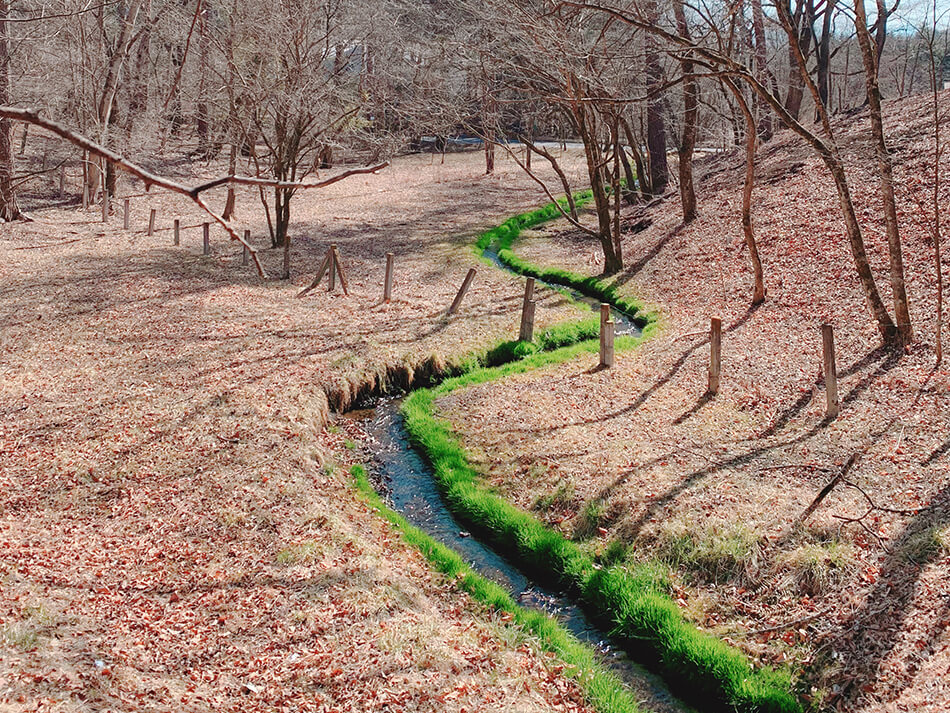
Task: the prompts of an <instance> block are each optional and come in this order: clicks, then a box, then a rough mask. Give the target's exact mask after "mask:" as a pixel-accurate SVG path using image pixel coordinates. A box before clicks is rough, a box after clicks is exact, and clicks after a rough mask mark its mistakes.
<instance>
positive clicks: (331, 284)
mask: <svg viewBox="0 0 950 713" xmlns="http://www.w3.org/2000/svg"><path fill="white" fill-rule="evenodd" d="M335 253H336V244H333V245H331V246H330V250H329V251H328V252H327V258H328V259H329V260H330V281H329V283H328V284H329V286H328V287H327V292H333V290H335V289H336V260H334V259H333V258H334V254H335Z"/></svg>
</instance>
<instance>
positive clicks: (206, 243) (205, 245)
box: [201, 223, 211, 255]
mask: <svg viewBox="0 0 950 713" xmlns="http://www.w3.org/2000/svg"><path fill="white" fill-rule="evenodd" d="M201 236H202V239H203V242H202V254H203V255H210V254H211V223H205V224H203V225H202V226H201Z"/></svg>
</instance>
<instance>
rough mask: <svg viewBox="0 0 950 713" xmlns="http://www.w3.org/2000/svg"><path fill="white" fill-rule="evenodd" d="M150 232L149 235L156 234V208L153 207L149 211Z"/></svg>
mask: <svg viewBox="0 0 950 713" xmlns="http://www.w3.org/2000/svg"><path fill="white" fill-rule="evenodd" d="M148 234H149V235H154V234H155V209H154V208H152V209H151V210H150V211H149V212H148Z"/></svg>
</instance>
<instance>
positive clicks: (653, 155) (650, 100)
mask: <svg viewBox="0 0 950 713" xmlns="http://www.w3.org/2000/svg"><path fill="white" fill-rule="evenodd" d="M644 11H645V12H646V15H647V17H648V18H649V19H650V20H651V21H652V22H657V21H659V17H660V13H659V11H658V9H657V5H656V0H647V3H646V4H645V6H644ZM644 47H645V50H644V51H645V55H646V57H645V59H646V72H645V75H646V89H647V152H648V153H649V154H650V192H651V193H652V194H653V195H662V194H663V193H664V192H665V191H666V186H667V183H669V180H670V173H669V168H668V167H667V163H666V125H665V123H664V121H663V97H662V91H663V68H662V67H661V66H660V52H661V50H660V47H659V43H658V41H657V39H656V37H654V36H653V35H652V34H648V35H647V36H646V37H645V38H644Z"/></svg>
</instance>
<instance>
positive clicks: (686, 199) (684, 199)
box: [673, 0, 699, 225]
mask: <svg viewBox="0 0 950 713" xmlns="http://www.w3.org/2000/svg"><path fill="white" fill-rule="evenodd" d="M673 14H674V15H675V16H676V29H677V31H678V32H679V33H680V36H681V37H685V38H686V39H687V40H688V39H690V35H689V25H688V24H687V23H686V11H685V9H684V7H683V0H674V2H673ZM680 66H682V68H683V137H682V141H680V145H679V179H680V203H681V205H682V208H683V224H684V225H685V224H687V223H691V222H693V221H694V220H695V219H696V189H695V188H694V186H693V150H694V149H695V148H696V120H697V116H698V114H699V109H698V91H697V87H696V76H695V74H694V73H693V62H692V61H691V60H690V59H689V58H688V55H684V58H683V59H682V60H681V61H680Z"/></svg>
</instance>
